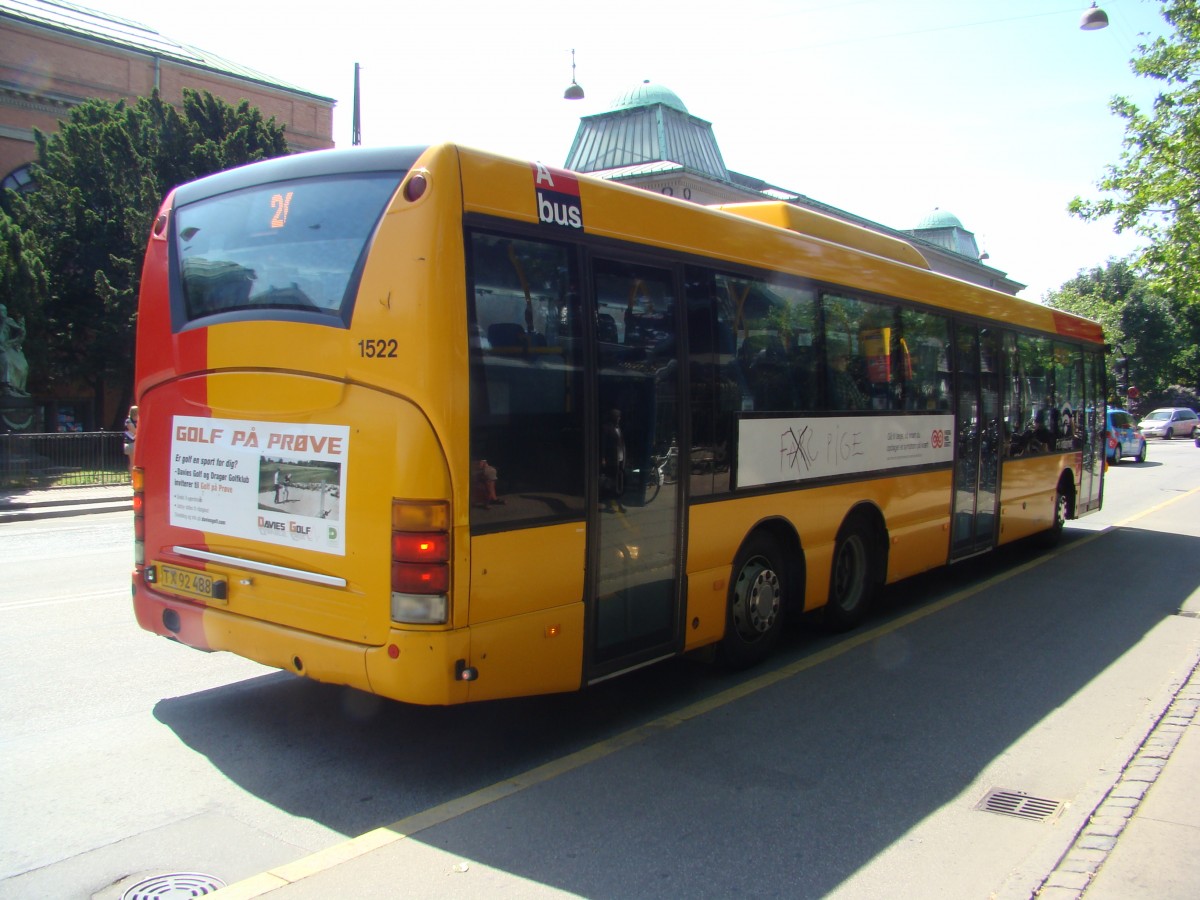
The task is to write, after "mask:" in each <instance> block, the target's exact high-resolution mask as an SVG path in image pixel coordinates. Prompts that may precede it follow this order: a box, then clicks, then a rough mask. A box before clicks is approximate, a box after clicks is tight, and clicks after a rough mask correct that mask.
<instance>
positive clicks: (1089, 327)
mask: <svg viewBox="0 0 1200 900" xmlns="http://www.w3.org/2000/svg"><path fill="white" fill-rule="evenodd" d="M1050 312H1051V314H1052V315H1053V316H1054V330H1055V331H1057V332H1058V333H1059V334H1061V335H1065V336H1067V337H1073V338H1081V339H1082V340H1085V341H1095V342H1096V343H1097V344H1099V343H1103V341H1104V329H1103V328H1101V327H1100V326H1099V325H1098V324H1097V323H1096V322H1089V321H1088V320H1087V319H1077V318H1076V317H1075V316H1070V315H1067V314H1066V313H1063V312H1059V311H1058V310H1056V309H1052V310H1051V311H1050Z"/></svg>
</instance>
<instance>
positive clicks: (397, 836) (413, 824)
mask: <svg viewBox="0 0 1200 900" xmlns="http://www.w3.org/2000/svg"><path fill="white" fill-rule="evenodd" d="M1197 492H1200V488H1193V489H1192V490H1190V491H1187V492H1186V493H1182V494H1180V495H1179V496H1177V497H1171V498H1170V499H1168V500H1164V501H1163V502H1162V503H1159V504H1157V505H1155V506H1152V507H1150V509H1146V510H1142V511H1141V512H1139V513H1135V514H1134V515H1131V516H1129V517H1127V518H1125V519H1122V520H1121V521H1120V522H1117V523H1116V524H1114V525H1109V526H1107V527H1106V528H1103V529H1101V530H1100V531H1097V532H1094V533H1093V534H1090V535H1088V536H1086V537H1083V538H1080V539H1078V540H1075V541H1072V542H1071V543H1070V544H1068V545H1067V546H1065V547H1060V548H1058V549H1056V550H1054V551H1052V552H1049V553H1045V554H1042V555H1041V556H1039V557H1037V558H1036V559H1031V560H1029V561H1028V562H1026V563H1022V564H1021V565H1019V566H1017V567H1016V568H1015V569H1009V570H1007V571H1004V572H1000V573H998V574H996V575H993V576H992V577H990V578H988V579H986V580H984V581H981V582H979V583H978V584H973V585H971V586H970V587H968V588H964V589H963V590H961V591H958V592H956V593H954V594H951V595H949V596H948V597H943V598H942V599H941V600H938V601H936V602H934V603H930V604H928V605H927V606H923V607H921V608H920V609H916V610H913V611H912V612H910V613H906V614H905V615H903V616H900V617H899V618H897V619H893V620H892V621H890V622H887V623H885V624H883V625H879V626H877V627H875V628H872V629H870V630H869V631H864V632H862V633H861V634H856V635H853V636H851V637H848V638H846V639H844V640H842V641H839V642H838V643H837V644H836V645H834V646H832V647H826V648H825V649H824V650H821V651H819V652H817V653H814V654H812V655H811V656H806V657H804V659H799V660H796V662H793V663H789V664H788V665H786V666H782V667H781V668H778V669H775V670H774V671H771V672H765V673H764V674H762V675H759V676H758V677H756V678H752V679H750V680H748V681H745V682H742V683H741V684H739V685H736V686H734V687H731V688H727V689H726V690H724V691H720V692H719V693H716V694H714V695H712V696H711V697H706V698H705V699H703V700H697V701H696V702H695V703H692V704H689V705H688V706H685V707H684V708H683V709H680V710H676V711H675V712H670V713H667V714H665V715H663V716H660V717H659V718H657V719H655V720H653V721H652V722H647V723H646V724H644V725H638V726H636V727H635V728H631V729H629V730H628V731H625V732H622V733H621V734H618V735H614V736H613V737H610V738H606V739H604V740H602V741H599V742H597V743H595V744H592V745H591V746H590V747H585V748H583V749H582V750H577V751H575V752H574V753H569V754H567V755H566V756H563V757H560V758H559V759H556V760H552V761H550V762H548V763H545V764H543V765H540V766H537V767H535V768H533V769H530V770H529V771H527V772H523V773H521V774H520V775H516V776H514V777H512V778H509V779H505V780H504V781H498V782H496V783H495V784H492V785H489V786H488V787H485V788H481V789H480V790H478V791H474V792H473V793H470V794H465V795H463V796H462V797H456V798H454V799H453V800H447V801H446V802H445V803H441V804H438V805H437V806H432V807H430V808H429V809H426V810H422V811H421V812H419V813H414V814H413V815H411V816H407V817H405V818H403V819H400V820H399V821H396V822H393V823H392V824H391V825H384V826H382V827H380V828H376V829H374V830H372V831H368V832H366V833H365V834H362V835H359V836H358V837H356V838H351V839H350V840H348V841H344V842H342V843H340V844H335V845H334V846H332V847H328V848H326V849H324V850H319V851H317V852H316V853H313V854H311V855H309V856H306V857H304V858H302V859H298V860H296V861H295V862H291V863H287V864H285V865H282V866H277V867H276V868H274V869H269V870H268V871H266V872H263V873H262V874H259V875H254V876H252V877H250V878H246V879H244V880H242V881H238V882H235V883H233V884H231V885H229V886H228V887H226V888H222V889H221V890H220V891H218V892H217V894H218V895H219V896H220V897H221V898H222V900H236V898H247V900H249V898H253V897H261V896H262V895H263V894H266V893H269V892H271V891H273V890H276V889H278V888H281V887H285V886H287V885H289V884H292V883H294V882H297V881H300V880H301V879H303V878H308V877H310V876H312V875H316V874H317V873H319V872H324V871H326V870H328V869H331V868H333V867H334V866H337V865H340V864H341V863H344V862H349V861H350V860H352V859H357V858H358V857H360V856H365V855H366V854H368V853H370V852H372V851H374V850H378V849H379V848H380V847H386V846H387V845H389V844H393V843H395V842H396V841H401V840H404V838H406V837H409V836H410V835H414V834H417V833H418V832H421V831H424V830H426V829H427V828H432V827H434V826H435V825H441V824H443V823H445V822H449V821H451V820H452V819H456V818H458V817H459V816H461V815H464V814H465V813H469V812H473V811H474V810H477V809H481V808H482V807H484V806H487V805H489V804H491V803H495V802H496V801H497V800H503V799H504V798H506V797H511V796H513V795H514V794H517V793H519V792H521V791H523V790H525V789H526V788H530V787H533V786H534V785H537V784H542V783H543V782H546V781H551V780H553V779H555V778H557V777H559V776H560V775H564V774H566V773H567V772H571V771H573V770H575V769H579V768H582V767H583V766H586V765H588V764H589V763H592V762H595V761H596V760H599V759H603V758H604V757H606V756H609V755H611V754H613V753H616V752H617V751H618V750H624V749H625V748H626V747H632V746H634V745H635V744H640V743H641V742H642V741H644V740H646V739H647V738H650V737H653V736H654V735H656V734H661V733H662V732H664V731H667V730H669V729H671V728H674V727H676V726H677V725H682V724H683V723H684V722H689V721H691V720H692V719H696V718H699V717H700V716H703V715H705V714H706V713H710V712H712V711H713V710H715V709H720V708H721V707H722V706H726V705H728V704H730V703H733V702H734V701H735V700H741V699H742V698H744V697H748V696H750V695H751V694H755V693H757V692H758V691H761V690H763V689H764V688H768V687H771V686H772V685H775V684H778V683H779V682H781V681H786V680H787V679H789V678H791V677H792V676H794V675H798V674H799V673H801V672H804V671H806V670H808V669H811V668H814V667H815V666H819V665H821V664H822V663H826V662H829V661H830V660H833V659H836V658H837V657H839V656H842V655H843V654H845V653H849V652H850V651H851V650H854V649H856V648H858V647H861V646H862V645H863V644H869V643H870V642H871V641H874V640H877V639H879V638H881V637H883V636H884V635H887V634H891V633H892V632H894V631H899V630H900V629H902V628H906V627H908V626H909V625H912V624H913V623H914V622H919V621H920V620H921V619H924V618H925V617H926V616H931V615H933V614H934V613H938V612H941V611H942V610H944V609H947V608H949V607H951V606H954V605H955V604H956V603H961V602H962V601H963V600H966V599H967V598H968V597H972V596H974V595H975V594H979V593H982V592H983V591H985V590H987V589H988V588H991V587H995V586H996V585H998V584H1001V583H1002V582H1005V581H1007V580H1009V579H1010V578H1014V577H1016V576H1017V575H1021V574H1023V573H1025V572H1028V571H1029V570H1030V569H1034V568H1036V567H1038V566H1040V565H1042V564H1044V563H1047V562H1049V561H1050V560H1052V559H1056V558H1057V557H1059V556H1061V555H1063V554H1064V553H1067V552H1069V551H1072V550H1074V549H1076V548H1077V547H1083V546H1085V545H1087V544H1090V543H1091V542H1092V541H1094V540H1096V539H1097V538H1098V537H1100V536H1101V535H1104V534H1107V533H1108V532H1110V531H1113V530H1114V529H1117V528H1124V527H1127V526H1129V525H1131V524H1132V523H1134V522H1136V521H1138V520H1139V519H1143V518H1145V517H1146V516H1149V515H1151V514H1153V513H1156V512H1158V511H1159V510H1161V509H1164V508H1166V507H1168V506H1170V505H1171V504H1173V503H1178V502H1179V501H1180V500H1183V499H1184V498H1186V497H1190V496H1191V495H1192V494H1195V493H1197Z"/></svg>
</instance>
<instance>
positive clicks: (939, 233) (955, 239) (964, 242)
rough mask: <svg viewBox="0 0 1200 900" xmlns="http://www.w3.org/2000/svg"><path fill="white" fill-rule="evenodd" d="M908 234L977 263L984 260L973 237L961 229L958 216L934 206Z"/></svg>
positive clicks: (961, 224) (961, 225)
mask: <svg viewBox="0 0 1200 900" xmlns="http://www.w3.org/2000/svg"><path fill="white" fill-rule="evenodd" d="M910 234H912V236H913V237H917V238H920V239H921V240H923V241H926V242H928V243H930V244H936V245H937V246H939V247H944V248H945V249H947V250H949V251H950V252H952V253H957V254H958V255H959V256H965V257H967V258H968V259H972V260H975V261H977V262H978V261H979V260H980V259H985V258H986V257H985V255H984V254H982V253H980V252H979V244H978V243H976V241H975V235H974V234H972V233H971V232H969V231H967V229H965V228H963V223H962V222H960V221H959V220H958V216H956V215H954V214H953V213H950V212H947V211H946V210H944V209H938V208H937V207H936V206H935V207H934V208H933V212H931V213H929V214H928V215H927V216H925V218H923V219H921V221H920V222H918V223H917V227H916V228H913V229H911V231H910Z"/></svg>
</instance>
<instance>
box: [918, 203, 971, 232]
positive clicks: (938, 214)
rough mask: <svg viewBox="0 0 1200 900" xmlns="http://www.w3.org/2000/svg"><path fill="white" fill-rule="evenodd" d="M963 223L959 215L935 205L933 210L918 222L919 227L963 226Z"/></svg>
mask: <svg viewBox="0 0 1200 900" xmlns="http://www.w3.org/2000/svg"><path fill="white" fill-rule="evenodd" d="M962 227H963V223H962V222H960V221H958V216H956V215H954V214H953V213H949V212H946V210H944V209H938V208H937V207H934V210H933V212H931V213H930V214H929V215H927V216H926V217H925V218H923V219H922V220H921V221H920V222H918V223H917V229H916V230H918V231H919V230H920V229H922V228H962Z"/></svg>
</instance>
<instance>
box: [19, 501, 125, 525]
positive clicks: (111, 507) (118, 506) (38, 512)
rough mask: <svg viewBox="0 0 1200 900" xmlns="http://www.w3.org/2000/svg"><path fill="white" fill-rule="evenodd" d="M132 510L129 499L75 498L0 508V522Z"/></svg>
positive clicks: (21, 503)
mask: <svg viewBox="0 0 1200 900" xmlns="http://www.w3.org/2000/svg"><path fill="white" fill-rule="evenodd" d="M132 508H133V499H132V498H131V497H75V498H71V499H65V500H39V501H36V502H32V503H24V502H18V503H12V504H9V505H4V506H0V522H29V521H33V520H36V519H58V518H65V517H67V516H80V515H87V514H91V513H105V512H122V511H124V510H128V509H132Z"/></svg>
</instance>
